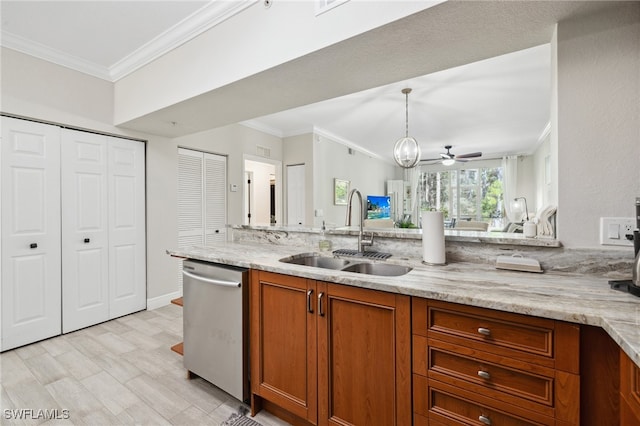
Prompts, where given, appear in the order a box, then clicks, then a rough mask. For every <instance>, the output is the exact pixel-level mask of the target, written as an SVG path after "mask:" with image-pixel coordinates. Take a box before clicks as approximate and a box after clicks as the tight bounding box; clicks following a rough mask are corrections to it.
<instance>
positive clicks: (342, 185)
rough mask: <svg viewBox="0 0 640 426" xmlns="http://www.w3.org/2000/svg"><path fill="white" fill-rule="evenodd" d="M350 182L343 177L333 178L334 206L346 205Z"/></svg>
mask: <svg viewBox="0 0 640 426" xmlns="http://www.w3.org/2000/svg"><path fill="white" fill-rule="evenodd" d="M350 185H351V182H350V181H348V180H344V179H338V178H335V179H333V204H335V205H336V206H346V205H347V197H348V196H349V186H350Z"/></svg>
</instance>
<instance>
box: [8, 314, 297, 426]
mask: <svg viewBox="0 0 640 426" xmlns="http://www.w3.org/2000/svg"><path fill="white" fill-rule="evenodd" d="M181 340H182V308H181V307H180V306H176V305H168V306H164V307H162V308H160V309H156V310H153V311H142V312H138V313H135V314H132V315H128V316H125V317H122V318H118V319H115V320H112V321H108V322H105V323H102V324H99V325H95V326H93V327H89V328H86V329H83V330H79V331H76V332H73V333H69V334H66V335H62V336H58V337H54V338H51V339H48V340H44V341H42V342H38V343H34V344H31V345H28V346H24V347H21V348H18V349H14V350H11V351H7V352H4V353H2V354H0V373H1V376H0V378H1V380H0V391H1V394H0V406H1V408H2V410H1V412H0V424H2V425H5V424H6V425H13V424H61V425H92V426H93V425H190V426H191V425H220V424H221V423H222V422H224V421H225V420H227V419H228V418H229V417H230V416H231V415H232V414H233V413H235V412H237V411H238V409H240V407H242V405H243V404H242V403H241V402H240V401H238V400H236V399H234V398H233V397H231V396H230V395H228V394H226V393H225V392H223V391H222V390H220V389H218V388H216V387H215V386H213V385H212V384H210V383H208V382H207V381H205V380H203V379H201V378H196V379H193V380H189V379H187V377H186V370H185V369H184V367H183V365H182V356H180V355H178V354H176V353H175V352H172V351H171V350H170V347H171V346H172V345H174V344H175V343H178V342H179V341H181ZM14 409H27V410H33V411H32V412H27V413H24V410H23V413H24V414H23V415H25V414H26V415H29V416H30V417H32V418H33V417H36V419H30V420H27V421H24V420H16V419H15V418H13V417H12V414H11V413H13V411H11V410H14ZM38 409H40V410H58V411H57V412H52V411H49V412H48V414H49V415H53V417H56V415H57V419H53V420H47V419H45V418H43V417H45V415H44V414H43V413H42V412H40V413H38V411H37V410H38ZM63 410H68V412H65V411H63ZM65 413H68V418H65V417H67V416H66V414H65ZM37 417H40V418H37ZM253 419H254V420H255V421H257V422H259V423H260V424H262V425H264V426H282V425H287V423H285V422H283V421H281V420H280V419H277V418H275V417H273V416H271V415H270V414H269V413H266V412H261V413H259V414H258V415H257V416H256V417H254V418H253Z"/></svg>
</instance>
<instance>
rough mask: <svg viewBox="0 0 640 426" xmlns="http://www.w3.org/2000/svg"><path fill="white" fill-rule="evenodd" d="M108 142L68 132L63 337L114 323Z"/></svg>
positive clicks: (64, 158)
mask: <svg viewBox="0 0 640 426" xmlns="http://www.w3.org/2000/svg"><path fill="white" fill-rule="evenodd" d="M107 157H108V155H107V138H106V136H103V135H97V134H94V133H86V132H79V131H77V130H68V129H63V131H62V146H61V166H62V174H61V181H62V212H63V214H62V273H63V279H62V332H63V333H69V332H71V331H74V330H78V329H80V328H83V327H87V326H90V325H93V324H97V323H100V322H103V321H106V320H108V319H109V228H108V225H107V220H108V217H107V205H108V191H109V189H108V182H107V160H108V158H107Z"/></svg>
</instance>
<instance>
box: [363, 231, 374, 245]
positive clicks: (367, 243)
mask: <svg viewBox="0 0 640 426" xmlns="http://www.w3.org/2000/svg"><path fill="white" fill-rule="evenodd" d="M361 244H362V245H363V246H372V245H373V232H371V238H369V239H368V240H365V239H362V242H361Z"/></svg>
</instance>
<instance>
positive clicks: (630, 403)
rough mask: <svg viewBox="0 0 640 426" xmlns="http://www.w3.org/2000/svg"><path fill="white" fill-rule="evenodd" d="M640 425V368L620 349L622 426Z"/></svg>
mask: <svg viewBox="0 0 640 426" xmlns="http://www.w3.org/2000/svg"><path fill="white" fill-rule="evenodd" d="M639 424H640V368H638V366H637V365H636V364H634V363H633V361H632V360H631V359H630V358H629V357H628V356H627V354H625V353H624V351H623V350H622V349H620V425H621V426H631V425H639Z"/></svg>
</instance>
